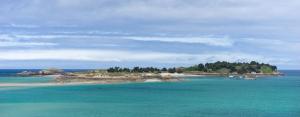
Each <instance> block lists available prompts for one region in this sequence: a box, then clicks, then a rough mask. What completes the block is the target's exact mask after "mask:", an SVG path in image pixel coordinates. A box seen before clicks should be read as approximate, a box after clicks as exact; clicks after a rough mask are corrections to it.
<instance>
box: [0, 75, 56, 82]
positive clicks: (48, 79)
mask: <svg viewBox="0 0 300 117" xmlns="http://www.w3.org/2000/svg"><path fill="white" fill-rule="evenodd" d="M53 81H54V79H53V78H51V77H42V78H41V77H16V76H10V77H0V83H49V82H53Z"/></svg>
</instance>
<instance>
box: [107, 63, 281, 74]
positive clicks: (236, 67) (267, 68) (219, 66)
mask: <svg viewBox="0 0 300 117" xmlns="http://www.w3.org/2000/svg"><path fill="white" fill-rule="evenodd" d="M276 71H277V67H276V66H273V65H270V64H264V63H258V62H255V61H252V62H250V63H236V62H235V63H230V62H225V61H223V62H220V61H218V62H215V63H206V64H198V65H194V66H190V67H180V68H162V69H159V68H155V67H144V68H143V67H134V68H132V69H130V68H120V67H112V68H109V69H107V72H130V73H161V72H168V73H184V72H205V73H222V74H228V73H238V74H245V73H252V72H255V73H273V72H276Z"/></svg>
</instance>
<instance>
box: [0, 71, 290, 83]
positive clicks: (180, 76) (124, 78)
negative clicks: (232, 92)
mask: <svg viewBox="0 0 300 117" xmlns="http://www.w3.org/2000/svg"><path fill="white" fill-rule="evenodd" d="M130 75H132V74H126V73H125V74H123V75H120V76H105V77H103V76H102V77H87V76H78V75H75V76H72V75H66V74H64V75H33V76H28V77H37V78H42V77H51V78H53V79H54V82H49V83H0V87H39V86H71V85H91V84H122V83H151V82H178V81H182V80H185V79H186V78H194V77H197V78H205V77H213V76H221V77H222V76H223V77H225V76H226V77H228V78H241V77H243V79H244V80H255V79H257V78H259V77H267V76H276V77H277V76H282V75H284V74H282V73H280V72H276V73H271V74H232V73H230V74H221V73H199V72H198V73H196V72H194V73H160V74H148V75H147V74H138V75H136V74H135V75H136V76H130ZM248 76H249V77H248ZM253 76H254V77H253ZM23 77H24V76H23ZM24 78H26V76H25V77H24Z"/></svg>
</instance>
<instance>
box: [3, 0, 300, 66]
mask: <svg viewBox="0 0 300 117" xmlns="http://www.w3.org/2000/svg"><path fill="white" fill-rule="evenodd" d="M299 8H300V1H299V0H1V1H0V14H1V15H0V69H32V68H36V69H42V68H49V67H56V68H65V69H94V68H108V67H111V66H121V67H134V66H154V67H179V66H189V65H194V64H198V63H206V62H215V61H228V62H249V61H252V60H255V61H258V62H263V63H269V64H274V65H277V66H278V67H279V69H300V62H299V61H300V39H299V38H300V22H299V21H300V15H299V14H298V11H299Z"/></svg>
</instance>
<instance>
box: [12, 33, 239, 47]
mask: <svg viewBox="0 0 300 117" xmlns="http://www.w3.org/2000/svg"><path fill="white" fill-rule="evenodd" d="M15 36H16V37H17V38H22V39H55V38H64V39H72V38H73V39H80V38H82V39H103V38H106V39H127V40H136V41H159V42H177V43H194V44H205V45H210V46H223V47H229V46H232V45H233V44H234V41H233V40H232V39H230V38H229V37H226V36H224V37H213V36H202V37H167V36H164V37H158V36H157V37H155V36H148V37H146V36H99V35H88V34H86V35H69V34H68V35H66V34H65V35H15Z"/></svg>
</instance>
